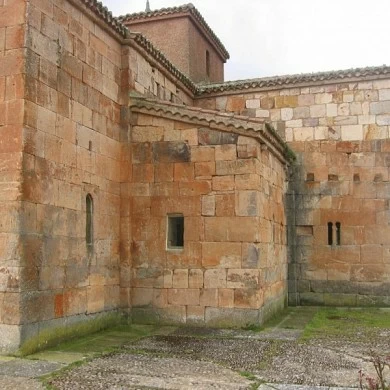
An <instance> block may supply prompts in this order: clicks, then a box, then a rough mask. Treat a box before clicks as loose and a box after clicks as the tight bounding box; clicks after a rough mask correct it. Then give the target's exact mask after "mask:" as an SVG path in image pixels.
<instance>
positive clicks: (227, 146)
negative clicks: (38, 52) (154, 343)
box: [129, 113, 287, 326]
mask: <svg viewBox="0 0 390 390" xmlns="http://www.w3.org/2000/svg"><path fill="white" fill-rule="evenodd" d="M187 119H188V118H187ZM178 120H180V119H178ZM132 124H133V126H132V138H131V139H132V145H131V146H132V182H131V183H129V192H130V194H131V219H130V220H131V230H132V240H133V241H132V248H131V252H132V259H133V269H132V282H131V284H132V287H133V289H132V294H131V295H132V307H133V309H132V315H133V320H134V321H136V322H152V323H153V322H162V323H187V324H198V325H202V324H209V325H216V326H232V325H244V324H248V323H258V322H262V321H263V320H264V318H265V317H266V316H268V315H269V313H270V312H272V311H275V310H277V309H280V308H281V307H283V305H284V303H285V298H286V294H287V284H286V277H287V267H286V256H287V253H286V221H285V213H284V207H283V201H284V191H285V172H284V167H283V165H282V164H281V163H280V162H279V161H278V160H277V159H276V158H275V157H274V156H273V155H272V154H271V153H270V152H269V151H268V150H261V148H260V144H259V143H258V141H257V140H255V139H252V138H249V137H244V136H238V135H237V134H234V133H232V132H221V131H216V130H211V129H209V128H205V127H201V126H199V125H195V124H191V123H188V122H186V123H183V122H180V121H176V120H172V119H166V118H163V117H161V116H154V115H152V114H150V115H145V114H141V113H138V114H135V113H133V114H132ZM169 214H182V215H183V216H184V249H183V250H170V249H167V218H168V215H169Z"/></svg>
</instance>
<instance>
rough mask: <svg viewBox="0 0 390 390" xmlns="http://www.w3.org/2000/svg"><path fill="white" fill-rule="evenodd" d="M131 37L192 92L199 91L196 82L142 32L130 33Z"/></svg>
mask: <svg viewBox="0 0 390 390" xmlns="http://www.w3.org/2000/svg"><path fill="white" fill-rule="evenodd" d="M129 38H130V39H132V40H133V41H134V42H135V43H136V44H137V45H138V46H140V47H142V48H143V49H144V50H145V51H146V52H147V53H148V54H150V55H151V56H152V57H153V58H154V59H155V60H156V61H158V62H159V64H161V65H162V66H163V67H164V68H166V69H167V70H168V71H169V72H170V73H171V74H172V75H173V76H175V77H176V78H177V79H178V80H180V81H181V82H182V83H183V84H184V85H185V86H186V87H187V88H188V89H189V90H190V91H191V92H192V93H194V94H196V93H197V86H196V84H195V83H194V82H193V81H192V80H191V79H190V78H189V77H187V76H186V75H185V74H184V73H182V72H181V71H180V70H179V69H177V68H176V67H175V65H173V64H172V62H170V61H169V60H168V58H167V57H166V56H165V54H164V53H163V52H161V51H160V50H158V49H157V48H156V47H155V46H153V44H152V42H150V41H149V40H148V39H147V38H146V37H145V36H143V35H142V34H140V33H130V34H129Z"/></svg>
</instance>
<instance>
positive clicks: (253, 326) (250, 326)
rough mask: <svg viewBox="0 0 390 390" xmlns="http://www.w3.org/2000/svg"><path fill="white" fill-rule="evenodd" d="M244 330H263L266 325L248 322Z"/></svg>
mask: <svg viewBox="0 0 390 390" xmlns="http://www.w3.org/2000/svg"><path fill="white" fill-rule="evenodd" d="M242 330H250V331H252V332H261V331H262V330H264V327H263V326H261V325H259V324H248V325H246V326H244V327H243V328H242Z"/></svg>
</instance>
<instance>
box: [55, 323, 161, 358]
mask: <svg viewBox="0 0 390 390" xmlns="http://www.w3.org/2000/svg"><path fill="white" fill-rule="evenodd" d="M155 329H156V327H155V326H150V325H119V326H116V327H113V328H109V329H106V330H103V331H100V332H97V333H93V334H90V335H87V336H83V337H79V338H76V339H72V340H69V341H65V342H63V343H60V344H58V345H57V346H55V347H52V348H50V350H52V351H64V352H79V353H83V354H87V355H88V354H95V353H109V352H114V351H115V350H117V349H118V348H120V347H122V346H123V345H124V344H125V343H128V342H130V341H134V340H137V339H140V338H142V337H145V336H148V335H150V334H152V333H153V331H155Z"/></svg>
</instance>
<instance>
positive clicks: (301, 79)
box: [196, 67, 390, 142]
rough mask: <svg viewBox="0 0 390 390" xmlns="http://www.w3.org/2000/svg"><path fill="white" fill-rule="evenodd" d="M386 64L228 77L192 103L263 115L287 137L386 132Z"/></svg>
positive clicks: (379, 135)
mask: <svg viewBox="0 0 390 390" xmlns="http://www.w3.org/2000/svg"><path fill="white" fill-rule="evenodd" d="M389 78H390V68H389V67H376V68H365V69H353V70H347V71H338V72H327V73H317V74H306V75H305V74H302V75H296V76H284V77H271V78H264V79H254V80H244V81H237V82H229V83H224V84H219V85H210V86H204V87H202V88H201V89H200V90H199V92H200V93H201V96H200V97H199V98H198V99H197V101H196V105H199V106H201V107H204V108H208V109H217V110H222V111H225V110H226V111H231V112H234V113H236V114H242V115H248V116H250V117H255V118H264V119H266V120H268V121H270V122H272V123H273V124H274V126H275V127H276V128H277V129H278V131H279V133H280V135H282V136H283V137H284V138H285V140H286V141H287V142H302V141H314V140H316V141H320V140H334V141H338V140H341V141H361V140H373V139H383V138H388V137H389V124H390V115H389V112H390V81H389Z"/></svg>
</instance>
